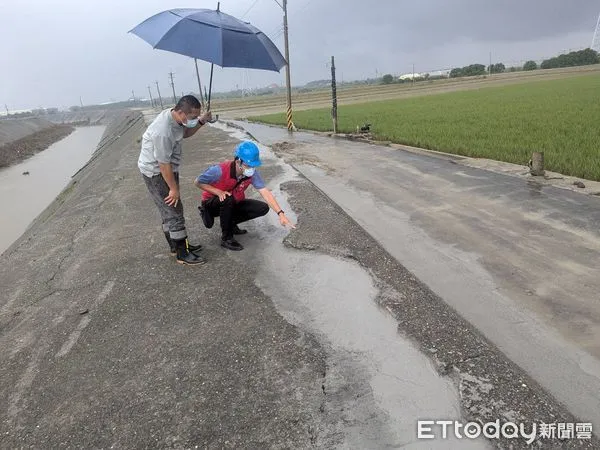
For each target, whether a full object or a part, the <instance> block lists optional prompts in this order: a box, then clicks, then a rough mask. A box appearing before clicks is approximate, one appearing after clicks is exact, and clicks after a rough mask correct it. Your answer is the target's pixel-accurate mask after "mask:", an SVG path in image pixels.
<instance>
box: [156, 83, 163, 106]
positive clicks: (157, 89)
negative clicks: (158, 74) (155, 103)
mask: <svg viewBox="0 0 600 450" xmlns="http://www.w3.org/2000/svg"><path fill="white" fill-rule="evenodd" d="M156 91H157V92H158V99H159V100H160V110H161V111H162V110H163V109H165V107H164V106H163V102H162V97H161V95H160V88H159V87H158V81H157V82H156Z"/></svg>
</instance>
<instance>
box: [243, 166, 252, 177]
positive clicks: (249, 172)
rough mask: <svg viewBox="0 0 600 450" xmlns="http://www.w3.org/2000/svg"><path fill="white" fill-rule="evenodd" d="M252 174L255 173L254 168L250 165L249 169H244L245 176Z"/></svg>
mask: <svg viewBox="0 0 600 450" xmlns="http://www.w3.org/2000/svg"><path fill="white" fill-rule="evenodd" d="M252 175H254V168H253V167H250V168H249V169H244V176H245V177H251V176H252Z"/></svg>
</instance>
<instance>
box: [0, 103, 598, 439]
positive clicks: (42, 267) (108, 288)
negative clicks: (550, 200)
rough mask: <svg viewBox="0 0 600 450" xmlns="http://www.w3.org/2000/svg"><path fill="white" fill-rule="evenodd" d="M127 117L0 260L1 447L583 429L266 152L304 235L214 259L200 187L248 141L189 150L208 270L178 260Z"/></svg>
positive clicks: (206, 137)
mask: <svg viewBox="0 0 600 450" xmlns="http://www.w3.org/2000/svg"><path fill="white" fill-rule="evenodd" d="M136 117H137V116H136V114H135V113H129V115H128V116H124V117H123V118H122V122H121V123H120V124H119V125H118V126H112V127H109V129H108V130H107V138H106V139H104V142H105V143H106V144H105V147H104V148H103V151H102V152H101V153H99V154H97V155H95V156H94V158H93V159H92V161H91V162H90V164H89V165H88V167H86V168H85V169H84V170H82V171H81V172H80V173H79V174H78V175H77V177H75V179H74V182H75V183H74V185H72V186H71V187H69V188H67V189H66V190H65V192H64V193H63V194H62V195H61V197H60V198H59V199H58V200H57V202H55V204H53V205H51V207H50V208H49V209H48V210H47V211H45V213H44V214H42V216H40V217H39V218H38V220H37V223H36V224H34V226H32V227H31V228H30V229H29V230H28V231H27V232H26V233H25V235H24V236H23V237H22V238H21V239H20V240H19V241H18V242H16V243H15V244H14V245H13V246H12V247H10V248H9V249H8V250H7V251H6V252H5V253H4V254H3V255H2V256H1V257H0V258H1V261H2V264H0V280H1V285H0V290H1V292H2V294H1V297H0V298H1V300H0V308H1V309H0V404H2V405H7V407H6V408H3V409H2V410H1V411H0V446H1V447H10V448H13V447H19V448H40V447H52V448H53V447H67V448H81V447H113V446H114V447H127V448H130V447H136V448H137V447H160V448H165V447H176V448H190V447H194V446H198V447H202V448H315V447H316V448H387V447H401V446H404V447H407V448H441V449H445V448H461V449H462V448H489V447H491V446H496V447H498V448H509V446H511V445H512V446H513V448H521V447H522V448H525V447H526V445H525V443H524V442H523V441H514V440H513V441H510V442H507V441H503V440H498V441H484V440H481V439H479V440H462V441H458V440H442V439H437V440H435V441H419V440H417V437H416V421H417V419H418V418H435V419H440V420H441V419H450V420H452V419H457V420H463V421H466V420H479V421H487V420H492V421H493V420H495V419H499V418H500V419H508V420H523V421H526V422H535V421H541V420H545V421H553V422H556V421H564V422H574V421H575V418H574V417H572V416H571V415H570V414H569V413H568V412H567V411H566V410H565V409H564V407H562V406H561V405H560V404H558V403H557V402H556V401H555V400H554V399H553V398H552V397H550V396H548V395H547V394H546V393H545V392H544V391H543V390H542V389H541V388H540V386H539V385H537V384H536V383H535V382H533V381H532V380H530V379H529V378H528V377H527V376H526V375H525V374H524V372H523V371H521V370H520V369H519V368H518V367H517V366H516V365H514V364H513V363H511V362H510V361H509V360H507V359H506V358H505V357H504V356H503V355H502V354H501V353H500V352H499V351H498V350H497V349H496V348H495V347H494V346H493V345H491V344H490V343H489V342H488V341H487V340H486V339H485V338H483V337H482V336H481V335H480V334H479V333H478V332H477V331H476V330H475V329H474V328H473V327H472V326H470V325H469V324H468V323H467V322H466V321H465V320H464V319H462V318H461V317H460V316H459V315H458V314H456V312H455V311H454V310H452V309H451V308H449V307H448V306H447V305H446V304H445V303H444V302H443V301H441V299H440V298H439V297H437V296H436V295H435V294H434V293H433V292H431V291H430V290H429V289H428V288H427V286H425V285H424V284H423V283H422V282H420V281H419V280H418V279H417V278H416V277H415V276H414V275H413V274H411V273H410V272H409V271H408V270H406V269H405V268H404V267H403V266H402V265H400V264H399V263H398V261H397V260H396V259H394V258H393V257H392V256H391V255H390V254H389V253H387V252H386V251H385V250H384V249H383V248H382V247H381V246H380V245H379V244H378V243H377V242H376V241H375V240H374V239H373V238H372V237H371V236H369V235H368V234H367V233H366V232H365V231H364V230H363V229H362V228H361V227H360V226H359V225H358V224H357V223H356V222H355V221H354V220H352V219H351V218H350V217H349V216H348V215H347V214H346V213H345V212H344V211H343V210H342V209H341V208H340V207H339V206H337V205H336V204H335V203H333V202H332V201H331V200H329V199H328V198H327V197H326V196H324V194H323V193H322V192H321V191H320V190H319V189H316V188H315V187H314V185H313V184H312V183H311V182H309V181H308V180H307V179H305V178H304V177H302V176H301V175H299V174H298V173H297V172H296V171H294V170H292V169H291V168H290V167H289V166H288V165H286V164H284V163H283V162H282V161H281V160H279V159H278V158H276V157H275V156H274V155H273V154H271V153H270V152H268V150H266V149H265V161H266V164H265V167H264V168H263V169H261V172H262V173H263V176H264V178H265V179H266V180H268V185H269V187H270V188H271V189H273V191H274V193H275V195H276V196H277V198H278V200H279V201H280V203H281V204H282V205H284V209H285V210H286V212H287V211H289V212H290V216H291V217H292V219H293V220H294V221H296V220H297V221H298V228H297V229H296V230H294V231H293V232H291V233H289V234H288V233H287V231H286V230H284V229H282V228H281V227H280V226H279V224H278V221H277V218H276V217H275V215H274V214H273V213H271V214H269V215H268V216H266V217H265V218H263V219H261V220H257V221H255V222H253V223H250V224H247V225H246V226H244V227H243V228H247V229H248V230H249V234H247V235H245V236H242V237H240V240H241V241H242V242H243V244H244V245H245V247H246V249H245V250H244V251H243V252H239V253H238V252H228V251H226V250H224V249H221V248H220V247H219V246H218V235H219V233H218V229H217V228H218V227H215V228H213V229H212V230H206V229H204V228H203V226H202V225H201V221H200V218H199V217H198V213H197V210H196V206H197V203H198V200H199V192H197V191H196V190H195V189H196V188H195V187H194V186H193V184H192V182H193V179H194V177H195V176H196V175H197V174H198V173H200V172H201V171H202V170H203V169H204V168H206V166H207V165H208V164H209V163H213V162H216V161H220V160H222V159H223V158H225V157H229V156H230V155H231V152H232V149H233V146H234V145H235V144H236V143H237V142H238V139H239V138H240V137H242V135H240V134H239V133H238V134H236V133H235V132H229V131H228V132H224V131H222V130H219V129H218V127H209V128H207V129H206V130H202V132H200V133H198V135H197V136H195V137H194V138H192V139H190V140H189V142H186V143H185V144H184V164H183V168H182V174H181V175H182V176H181V179H182V200H183V204H184V208H185V211H186V219H187V223H188V229H189V232H190V237H191V241H192V243H196V242H198V241H199V242H201V243H202V244H203V245H204V246H205V250H204V253H205V256H206V257H207V259H208V261H209V263H208V264H206V265H204V266H202V267H184V266H180V265H178V264H176V263H175V262H174V260H173V257H172V256H170V255H169V251H168V246H167V244H166V242H165V241H164V237H163V236H162V232H161V227H160V220H159V218H158V213H157V211H156V210H155V207H154V205H153V204H152V201H151V200H150V198H149V196H148V194H147V192H146V191H145V186H144V184H143V181H142V180H141V175H139V172H138V171H137V167H136V161H137V155H138V152H139V144H138V143H137V142H136V140H137V139H138V138H139V137H140V136H141V134H142V132H143V129H144V127H143V125H142V123H141V122H136V121H135V118H136ZM110 134H115V135H120V136H121V137H120V138H119V139H110V138H109V137H108V136H109V135H110ZM186 180H187V182H186ZM73 230H77V231H76V232H73ZM539 444H540V443H539V442H538V446H539ZM542 444H544V445H555V444H556V445H561V446H563V447H565V448H594V446H597V445H598V442H597V441H596V440H593V441H577V440H574V441H571V442H560V443H558V442H549V441H545V442H543V443H542Z"/></svg>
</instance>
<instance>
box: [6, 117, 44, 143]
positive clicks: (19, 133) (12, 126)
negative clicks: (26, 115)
mask: <svg viewBox="0 0 600 450" xmlns="http://www.w3.org/2000/svg"><path fill="white" fill-rule="evenodd" d="M52 126H54V124H53V123H52V122H50V121H49V120H46V119H42V118H30V119H6V120H0V147H1V146H3V145H4V144H8V143H10V142H13V141H16V140H18V139H22V138H24V137H26V136H29V135H30V134H33V133H36V132H38V131H42V130H44V129H46V128H50V127H52Z"/></svg>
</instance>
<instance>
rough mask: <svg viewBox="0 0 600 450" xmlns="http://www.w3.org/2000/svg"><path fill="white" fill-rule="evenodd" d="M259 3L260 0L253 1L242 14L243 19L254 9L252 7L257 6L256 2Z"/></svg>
mask: <svg viewBox="0 0 600 450" xmlns="http://www.w3.org/2000/svg"><path fill="white" fill-rule="evenodd" d="M257 3H258V0H254V2H253V3H252V5H250V8H248V9H247V10H246V12H245V13H244V14H243V15H242V17H241V19H243V18H244V17H246V15H247V14H248V13H249V12H250V11H252V8H254V7H255V6H256V4H257Z"/></svg>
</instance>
